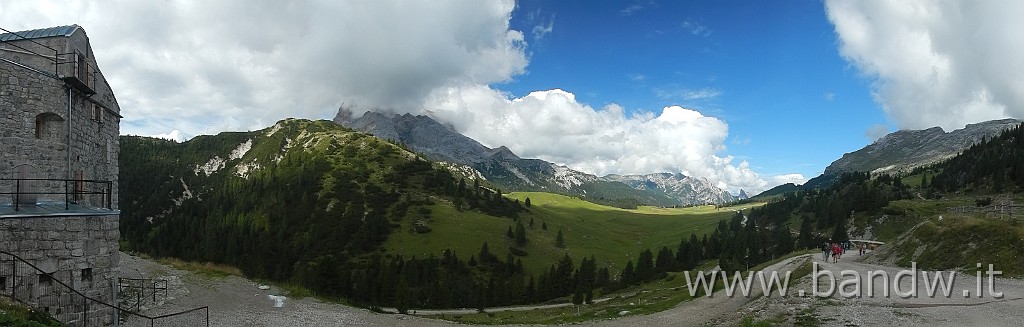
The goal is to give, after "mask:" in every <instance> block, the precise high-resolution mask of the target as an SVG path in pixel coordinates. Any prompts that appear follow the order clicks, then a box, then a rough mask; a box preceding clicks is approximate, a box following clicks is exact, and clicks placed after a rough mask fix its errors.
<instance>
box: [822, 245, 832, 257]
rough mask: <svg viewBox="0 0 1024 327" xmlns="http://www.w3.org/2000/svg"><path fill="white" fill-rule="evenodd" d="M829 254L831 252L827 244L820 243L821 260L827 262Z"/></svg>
mask: <svg viewBox="0 0 1024 327" xmlns="http://www.w3.org/2000/svg"><path fill="white" fill-rule="evenodd" d="M829 252H832V248H830V247H829V246H828V242H825V243H821V260H822V261H828V255H829V254H830V253H829Z"/></svg>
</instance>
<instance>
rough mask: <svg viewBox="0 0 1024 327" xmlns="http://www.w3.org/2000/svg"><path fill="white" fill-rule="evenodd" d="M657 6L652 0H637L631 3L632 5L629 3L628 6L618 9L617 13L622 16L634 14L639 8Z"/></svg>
mask: <svg viewBox="0 0 1024 327" xmlns="http://www.w3.org/2000/svg"><path fill="white" fill-rule="evenodd" d="M657 6H658V3H657V2H654V1H637V2H636V3H633V4H632V5H629V7H626V8H622V10H620V11H619V13H620V14H622V15H623V16H629V15H632V14H635V13H637V12H639V11H641V10H644V9H647V8H653V7H657Z"/></svg>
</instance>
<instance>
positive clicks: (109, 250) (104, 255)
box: [0, 215, 120, 326]
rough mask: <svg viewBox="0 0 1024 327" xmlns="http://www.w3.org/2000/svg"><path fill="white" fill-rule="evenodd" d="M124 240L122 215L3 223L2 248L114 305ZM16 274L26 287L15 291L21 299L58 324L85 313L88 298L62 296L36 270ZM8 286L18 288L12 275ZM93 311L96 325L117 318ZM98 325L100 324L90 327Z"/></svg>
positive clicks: (0, 232)
mask: <svg viewBox="0 0 1024 327" xmlns="http://www.w3.org/2000/svg"><path fill="white" fill-rule="evenodd" d="M119 238H120V233H119V232H118V216H116V215H111V216H53V217H35V218H8V219H0V249H3V250H4V251H8V252H11V253H13V254H14V255H17V256H19V257H21V258H22V259H24V260H25V261H28V262H29V263H31V264H32V265H35V266H36V267H38V268H39V269H40V270H42V271H43V272H46V273H50V274H52V275H53V276H54V278H55V279H56V280H59V281H61V282H63V283H65V284H67V285H68V286H71V287H72V288H74V289H75V290H77V291H79V292H81V293H83V294H84V295H86V296H88V297H91V298H94V299H97V300H99V301H101V302H104V303H113V302H114V298H113V293H112V285H113V283H114V282H116V280H117V277H118V275H119V274H120V271H119V269H118V264H119V262H118V261H119V253H118V239H119ZM0 264H9V263H7V262H4V263H0ZM11 270H12V269H10V268H8V267H7V266H4V267H0V275H3V274H11ZM14 273H15V274H17V276H16V278H17V279H18V280H19V282H18V284H20V285H19V286H17V287H15V288H14V291H15V292H16V293H15V294H14V296H15V297H16V298H17V299H18V300H21V301H26V302H28V303H32V304H33V307H35V308H36V309H39V310H48V311H49V312H50V313H51V314H53V315H54V316H55V317H57V318H58V319H61V318H65V317H61V315H62V314H63V315H65V316H68V315H73V314H80V313H81V312H82V311H83V310H84V307H83V306H82V304H81V303H82V301H83V299H81V298H80V297H76V296H74V295H73V294H70V293H69V292H66V291H62V288H60V287H59V285H56V284H55V283H52V282H51V283H49V284H46V283H45V282H42V281H41V280H40V278H39V274H38V272H37V271H36V270H34V269H29V268H28V267H27V266H19V267H18V268H17V269H15V271H14ZM83 274H85V275H84V276H83ZM6 283H7V284H8V285H7V287H14V286H13V285H14V282H13V281H12V279H10V277H9V276H7V279H6ZM8 291H10V290H8ZM89 312H90V314H89V316H90V320H93V319H96V321H97V322H102V321H105V320H106V321H109V317H110V314H111V313H112V312H111V310H110V309H108V308H104V307H103V306H101V305H98V304H95V303H93V304H90V309H89ZM62 320H65V321H67V320H70V319H62ZM95 325H100V324H99V323H89V324H88V326H95Z"/></svg>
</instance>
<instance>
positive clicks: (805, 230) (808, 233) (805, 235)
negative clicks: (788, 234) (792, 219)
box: [798, 214, 815, 250]
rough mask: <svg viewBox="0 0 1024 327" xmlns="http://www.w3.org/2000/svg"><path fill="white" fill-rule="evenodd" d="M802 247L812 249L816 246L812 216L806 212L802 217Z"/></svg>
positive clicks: (800, 237) (800, 238)
mask: <svg viewBox="0 0 1024 327" xmlns="http://www.w3.org/2000/svg"><path fill="white" fill-rule="evenodd" d="M798 238H799V240H798V242H800V248H801V249H805V250H806V249H810V248H813V247H815V244H814V226H812V222H811V216H810V215H808V214H804V215H803V217H802V218H801V219H800V236H799V237H798Z"/></svg>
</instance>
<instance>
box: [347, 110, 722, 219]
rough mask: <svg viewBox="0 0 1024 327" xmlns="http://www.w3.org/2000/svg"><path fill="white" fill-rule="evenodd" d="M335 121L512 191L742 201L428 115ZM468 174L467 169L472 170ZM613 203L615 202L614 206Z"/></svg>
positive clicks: (652, 201)
mask: <svg viewBox="0 0 1024 327" xmlns="http://www.w3.org/2000/svg"><path fill="white" fill-rule="evenodd" d="M333 121H334V122H335V123H337V124H339V125H342V126H344V127H347V128H351V129H353V130H357V131H361V132H366V133H370V134H373V135H374V136H377V137H379V138H382V139H389V140H392V141H395V142H398V143H401V144H403V145H406V146H408V147H410V148H411V149H412V150H414V151H416V152H418V153H422V154H423V155H424V156H426V157H427V158H430V159H432V160H436V161H442V162H446V163H448V165H446V166H449V167H453V168H455V169H457V170H459V171H460V172H462V173H463V175H464V176H467V177H468V176H470V175H472V176H480V177H483V178H484V179H486V180H488V181H489V182H491V183H494V184H496V185H498V186H500V187H503V188H506V189H508V190H512V191H544V192H555V193H562V194H566V195H571V196H580V197H584V198H587V199H588V200H591V201H596V202H602V201H604V202H606V204H607V202H609V201H610V202H622V203H619V204H622V205H625V206H636V205H641V204H643V205H655V206H680V205H682V206H686V205H694V204H709V203H714V204H722V203H728V202H733V201H735V200H737V198H736V197H735V196H733V195H732V194H730V193H728V192H727V191H724V190H722V189H720V188H718V187H717V186H715V185H714V184H713V183H712V182H710V181H708V180H707V179H704V178H696V177H690V176H685V175H683V174H678V173H676V174H672V173H656V174H647V175H609V176H603V177H602V176H596V175H593V174H588V173H584V172H580V171H576V170H573V169H571V168H569V167H567V166H565V165H559V164H555V163H551V162H547V161H544V160H541V159H530V158H522V157H520V156H518V155H516V154H515V153H514V152H513V151H512V150H511V149H509V148H508V147H506V146H504V145H501V146H498V147H496V148H489V147H487V146H484V145H483V144H480V143H479V142H477V141H476V140H474V139H472V138H470V137H467V136H465V135H462V134H461V133H459V132H458V131H456V130H455V129H454V128H452V127H451V126H448V125H444V124H441V123H440V122H438V121H436V120H434V119H433V118H430V117H429V116H424V115H411V114H408V113H407V114H403V115H398V114H394V115H391V116H390V117H389V116H388V115H387V114H384V113H378V112H373V111H367V112H365V113H364V114H363V115H362V116H360V117H359V118H353V115H352V112H351V110H350V109H347V108H341V109H339V110H338V114H337V115H336V116H335V118H334V120H333ZM467 172H468V173H467ZM613 205H614V204H613Z"/></svg>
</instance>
